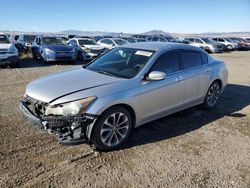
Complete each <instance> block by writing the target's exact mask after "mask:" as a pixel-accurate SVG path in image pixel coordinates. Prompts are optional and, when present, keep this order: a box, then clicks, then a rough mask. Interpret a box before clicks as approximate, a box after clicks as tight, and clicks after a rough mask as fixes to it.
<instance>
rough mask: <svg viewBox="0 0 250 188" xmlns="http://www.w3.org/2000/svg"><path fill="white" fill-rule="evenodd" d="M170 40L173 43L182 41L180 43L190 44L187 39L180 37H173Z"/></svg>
mask: <svg viewBox="0 0 250 188" xmlns="http://www.w3.org/2000/svg"><path fill="white" fill-rule="evenodd" d="M170 42H173V43H182V44H190V41H189V40H186V39H180V38H173V39H171V40H170Z"/></svg>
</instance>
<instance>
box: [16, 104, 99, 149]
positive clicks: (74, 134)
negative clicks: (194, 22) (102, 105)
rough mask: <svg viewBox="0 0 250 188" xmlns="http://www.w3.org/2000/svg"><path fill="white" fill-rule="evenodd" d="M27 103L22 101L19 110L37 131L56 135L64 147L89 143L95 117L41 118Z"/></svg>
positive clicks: (89, 115) (87, 115) (85, 115)
mask: <svg viewBox="0 0 250 188" xmlns="http://www.w3.org/2000/svg"><path fill="white" fill-rule="evenodd" d="M30 105H33V104H31V103H30V102H29V101H25V100H22V101H21V103H20V110H21V112H22V114H23V116H24V118H25V119H26V120H27V121H28V122H30V123H31V124H32V125H34V126H35V127H37V128H38V129H43V130H46V131H48V132H49V133H53V134H54V135H56V137H57V139H58V140H59V142H60V143H62V144H64V145H76V144H81V143H86V142H89V141H90V136H91V131H92V128H93V125H94V123H95V121H96V119H97V115H93V114H87V113H84V114H82V115H78V116H69V117H64V116H49V117H42V116H41V115H40V114H39V113H37V112H36V110H31V108H30V107H29V106H30Z"/></svg>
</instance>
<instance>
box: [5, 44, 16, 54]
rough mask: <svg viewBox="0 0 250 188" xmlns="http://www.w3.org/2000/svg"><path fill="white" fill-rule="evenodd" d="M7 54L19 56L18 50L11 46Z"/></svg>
mask: <svg viewBox="0 0 250 188" xmlns="http://www.w3.org/2000/svg"><path fill="white" fill-rule="evenodd" d="M7 53H9V54H17V53H18V51H17V49H16V47H15V46H13V45H11V46H10V47H9V49H8V51H7Z"/></svg>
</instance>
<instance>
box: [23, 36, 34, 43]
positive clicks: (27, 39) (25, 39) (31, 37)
mask: <svg viewBox="0 0 250 188" xmlns="http://www.w3.org/2000/svg"><path fill="white" fill-rule="evenodd" d="M35 38H36V36H35V35H24V36H23V40H24V42H33V41H34V39H35Z"/></svg>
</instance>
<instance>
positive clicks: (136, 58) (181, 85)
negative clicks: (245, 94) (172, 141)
mask: <svg viewBox="0 0 250 188" xmlns="http://www.w3.org/2000/svg"><path fill="white" fill-rule="evenodd" d="M227 78H228V72H227V68H226V66H225V64H224V62H222V61H219V60H215V59H213V58H212V57H211V56H210V55H209V54H207V53H206V52H204V51H203V50H201V49H199V48H197V47H193V46H189V45H185V44H172V43H161V42H158V43H150V42H149V43H148V42H147V43H134V44H128V45H124V46H122V47H116V48H114V49H112V50H110V51H109V52H107V53H106V54H104V55H102V56H101V57H99V58H98V59H96V60H95V61H94V62H92V63H91V64H89V65H87V66H84V67H76V68H73V69H70V70H65V71H61V72H58V73H54V74H50V75H48V76H46V77H42V78H40V79H37V80H35V81H33V82H31V83H30V84H29V85H28V86H27V88H26V92H25V95H24V98H23V99H22V101H21V104H20V109H21V111H22V113H23V115H24V117H25V118H26V119H27V120H29V121H30V122H32V123H33V124H35V125H36V126H37V127H39V128H41V129H45V130H49V131H50V132H52V133H54V134H55V135H57V138H58V139H59V141H60V142H61V143H62V144H79V143H82V142H86V141H87V142H91V143H93V144H95V146H96V147H97V148H98V149H100V150H104V151H108V150H114V149H117V148H119V147H120V146H121V145H122V144H124V142H125V141H126V140H128V136H129V134H130V132H131V131H132V129H133V128H135V127H138V126H140V125H142V124H145V123H147V122H150V121H152V120H155V119H157V118H161V117H163V116H166V115H169V114H172V113H175V112H177V111H180V110H183V109H186V108H190V107H192V106H195V105H199V104H202V105H203V107H204V108H208V109H209V108H212V107H214V106H215V105H216V104H217V102H218V100H219V97H220V94H221V93H222V91H223V90H224V88H225V86H226V85H227Z"/></svg>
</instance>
